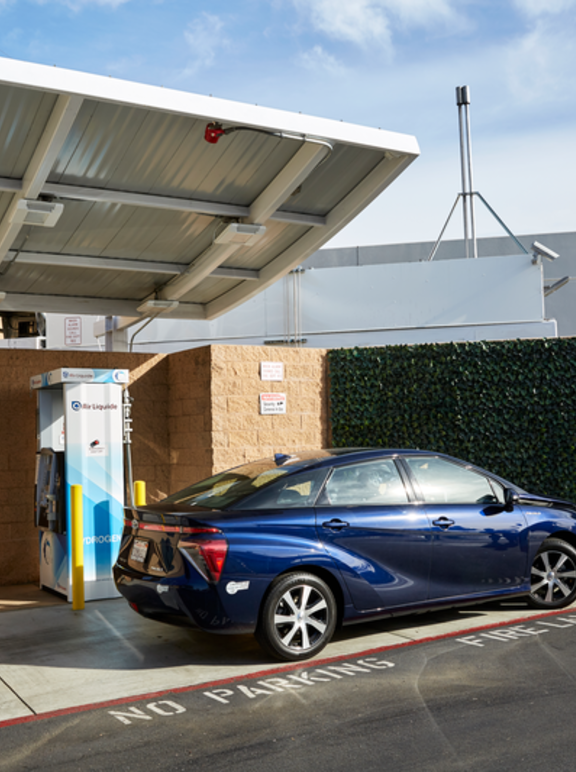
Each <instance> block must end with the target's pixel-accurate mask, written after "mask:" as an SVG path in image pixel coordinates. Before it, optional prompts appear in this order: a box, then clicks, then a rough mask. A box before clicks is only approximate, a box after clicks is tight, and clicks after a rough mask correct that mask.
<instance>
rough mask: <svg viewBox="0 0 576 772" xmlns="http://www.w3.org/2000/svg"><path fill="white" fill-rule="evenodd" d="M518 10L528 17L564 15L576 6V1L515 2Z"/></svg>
mask: <svg viewBox="0 0 576 772" xmlns="http://www.w3.org/2000/svg"><path fill="white" fill-rule="evenodd" d="M514 5H515V6H516V8H517V9H518V10H519V11H521V12H522V13H525V14H526V15H527V16H533V17H534V16H543V15H544V14H546V15H551V14H556V13H562V12H563V11H568V10H570V9H571V8H574V6H576V0H514Z"/></svg>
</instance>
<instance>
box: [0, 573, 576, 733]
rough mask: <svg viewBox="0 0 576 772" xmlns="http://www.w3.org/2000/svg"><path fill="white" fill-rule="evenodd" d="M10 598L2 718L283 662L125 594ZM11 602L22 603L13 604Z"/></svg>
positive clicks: (333, 646) (346, 636) (408, 637)
mask: <svg viewBox="0 0 576 772" xmlns="http://www.w3.org/2000/svg"><path fill="white" fill-rule="evenodd" d="M38 593H40V594H39V595H38ZM1 594H2V593H0V595H1ZM45 595H46V596H47V597H44V596H45ZM4 597H5V600H4V601H2V603H1V604H0V607H3V608H4V612H3V613H2V614H0V722H2V721H6V720H10V719H14V718H19V717H24V716H31V715H35V714H41V713H47V712H51V711H55V710H64V709H70V708H74V707H78V706H81V705H90V704H93V703H99V702H106V701H109V700H116V699H122V698H124V697H133V696H136V695H141V694H148V693H151V692H159V691H164V690H170V689H177V688H179V687H180V688H181V687H187V686H194V685H198V684H203V683H210V682H213V681H218V680H226V679H230V678H235V677H242V676H246V675H249V674H251V673H254V672H259V671H267V670H273V669H276V668H278V667H279V666H281V665H282V663H278V662H274V661H270V660H269V659H267V658H266V656H265V655H264V654H263V653H262V651H261V650H260V648H259V647H258V645H257V644H256V642H255V640H254V639H253V637H252V636H218V635H209V634H207V633H202V632H196V631H191V630H187V629H184V628H177V627H170V626H168V625H164V624H160V623H158V622H152V621H150V620H146V619H144V618H142V617H140V616H139V615H138V614H136V613H134V612H133V611H132V610H131V609H130V608H129V607H128V604H127V603H126V601H125V600H124V599H114V600H106V601H95V602H91V603H87V604H86V608H85V609H84V610H83V611H72V608H71V606H70V605H69V604H67V603H65V602H63V601H61V600H60V599H59V598H57V597H55V596H50V595H48V594H47V593H44V592H41V591H36V590H35V588H29V589H28V590H26V589H25V588H20V589H19V590H18V591H12V597H11V598H8V597H7V593H4ZM10 602H12V603H13V604H16V605H12V607H10ZM6 608H8V609H10V608H11V609H12V610H5V609H6ZM14 609H16V610H14ZM573 609H574V607H570V609H568V610H566V612H565V613H570V611H571V610H573ZM538 616H542V612H538V611H532V610H530V609H528V608H527V606H526V604H525V603H523V602H522V601H509V602H507V603H505V604H501V605H497V604H491V605H489V606H476V607H474V606H473V607H469V608H467V609H464V610H460V611H455V610H450V611H442V612H434V613H429V614H422V615H412V616H406V617H401V618H397V619H390V620H385V621H382V622H378V623H369V624H363V625H357V626H353V627H348V628H346V629H344V630H343V631H340V632H339V633H338V635H337V636H336V637H335V639H334V640H333V641H332V643H330V645H329V646H328V647H327V648H326V649H324V651H322V652H321V654H320V655H319V657H318V659H326V658H330V657H340V656H346V655H350V656H354V655H356V654H360V653H361V652H364V651H366V650H369V649H374V648H379V647H386V646H398V645H401V644H403V643H404V644H405V643H408V642H410V641H418V640H423V639H426V638H433V637H441V636H443V635H450V634H454V633H458V632H459V631H462V632H464V631H469V630H474V629H478V628H482V627H486V626H493V625H499V624H507V623H511V622H525V621H526V620H530V618H531V617H538Z"/></svg>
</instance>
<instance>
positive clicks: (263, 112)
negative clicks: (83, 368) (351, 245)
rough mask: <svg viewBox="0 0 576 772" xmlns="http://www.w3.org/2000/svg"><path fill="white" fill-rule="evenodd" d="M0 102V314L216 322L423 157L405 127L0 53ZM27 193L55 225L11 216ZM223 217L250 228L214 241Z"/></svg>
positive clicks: (294, 263) (299, 259) (223, 224)
mask: <svg viewBox="0 0 576 772" xmlns="http://www.w3.org/2000/svg"><path fill="white" fill-rule="evenodd" d="M0 98H1V99H2V102H3V105H4V116H3V120H2V123H0V291H2V292H5V293H6V297H5V298H4V300H3V301H2V305H1V310H3V311H45V312H54V313H84V314H101V315H117V316H125V317H126V316H127V317H133V318H134V319H139V318H142V317H141V312H140V313H139V312H138V307H141V306H142V305H143V303H145V301H146V300H149V299H153V298H156V299H159V300H165V301H175V302H176V301H177V307H175V308H174V309H173V311H172V312H171V313H172V316H173V317H177V318H192V319H210V318H214V317H215V316H218V315H220V314H222V313H224V312H226V311H228V310H230V309H231V308H234V307H235V306H237V305H239V304H240V303H242V302H245V301H246V300H248V299H249V298H250V297H252V296H254V295H255V294H257V293H258V292H260V291H262V290H263V289H265V288H266V287H267V286H269V285H270V284H271V283H273V282H274V281H276V280H277V279H279V278H281V277H282V276H283V275H285V274H286V273H288V272H289V271H290V270H292V268H294V267H296V266H297V265H299V264H300V263H301V262H302V261H303V260H305V259H306V258H307V257H308V256H309V255H311V254H312V253H313V252H315V251H316V250H317V249H319V248H320V247H321V246H322V245H323V244H325V243H326V241H328V240H329V239H330V238H331V237H332V236H333V235H334V234H335V233H337V232H338V231H339V230H340V229H341V228H342V227H344V226H345V225H346V224H347V223H348V222H350V220H352V219H353V218H354V217H355V216H356V215H357V214H358V213H359V212H360V211H362V209H364V208H365V207H366V206H367V205H368V204H369V203H370V202H371V201H372V200H374V198H376V197H377V196H378V195H379V194H380V193H381V192H382V191H383V190H384V189H385V188H386V187H388V185H390V184H391V182H392V181H393V180H394V179H395V178H396V177H397V176H398V175H399V174H401V173H402V171H404V169H405V168H406V167H407V166H408V165H409V164H410V163H411V162H412V161H413V160H414V159H415V158H416V157H417V156H418V154H419V149H418V144H417V142H416V139H415V138H414V137H412V136H409V135H404V134H398V133H395V132H388V131H382V130H379V129H373V128H367V127H363V126H356V125H352V124H348V123H344V122H340V121H334V120H328V119H324V118H315V117H312V116H307V115H301V114H295V113H290V112H285V111H282V110H276V109H270V108H265V107H260V106H257V105H246V104H241V103H238V102H232V101H227V100H223V99H217V98H214V97H207V96H201V95H197V94H191V93H186V92H180V91H174V90H172V89H165V88H161V87H157V86H147V85H143V84H139V83H131V82H128V81H122V80H116V79H113V78H106V77H102V76H98V75H90V74H86V73H81V72H75V71H71V70H63V69H59V68H56V67H47V66H45V65H37V64H31V63H28V62H20V61H15V60H10V59H5V58H0ZM210 123H213V124H216V125H217V126H222V130H221V131H220V130H219V131H218V134H219V135H222V136H218V137H216V140H212V141H211V140H208V141H206V140H207V138H206V136H205V132H206V129H207V126H208V124H210ZM37 200H40V201H44V202H53V203H54V204H55V205H57V206H58V213H59V216H58V217H55V218H52V219H51V220H49V221H48V222H47V225H48V224H50V225H52V227H41V228H39V227H35V226H34V225H33V224H28V222H30V221H31V220H30V218H29V220H28V221H27V220H26V219H23V218H22V217H21V216H19V214H18V213H21V212H22V211H23V210H24V209H29V208H30V206H29V204H26V203H22V202H31V201H32V202H33V201H37ZM62 206H63V208H62ZM230 223H238V224H239V226H242V227H238V228H235V229H234V230H235V231H237V232H238V234H239V233H241V232H242V231H243V230H246V231H247V232H248V231H249V232H250V234H251V237H250V238H240V237H239V236H238V235H236V237H235V238H233V239H232V238H227V239H224V240H223V239H222V238H220V239H219V234H221V233H222V232H223V230H224V229H226V228H227V226H228V225H229V224H230ZM245 226H249V227H245ZM256 226H261V227H256Z"/></svg>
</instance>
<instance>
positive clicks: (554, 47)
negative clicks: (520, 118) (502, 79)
mask: <svg viewBox="0 0 576 772" xmlns="http://www.w3.org/2000/svg"><path fill="white" fill-rule="evenodd" d="M558 21H559V20H558ZM575 26H576V25H574V24H571V25H565V24H558V23H554V21H553V20H552V19H551V18H546V19H538V20H536V22H535V24H534V26H533V28H532V29H530V30H529V31H528V32H527V33H526V34H525V35H523V36H522V37H521V38H519V39H518V40H517V41H516V43H515V44H514V45H512V46H511V47H510V48H509V50H508V52H507V73H508V80H509V84H510V90H511V92H512V93H513V94H514V95H515V96H516V98H517V99H519V100H520V101H522V102H525V103H536V102H538V103H549V102H550V101H556V102H566V101H567V100H574V98H575V97H576V90H575V88H574V79H573V72H574V69H575V68H576V54H575V52H574V46H573V40H574V33H575V29H574V27H575Z"/></svg>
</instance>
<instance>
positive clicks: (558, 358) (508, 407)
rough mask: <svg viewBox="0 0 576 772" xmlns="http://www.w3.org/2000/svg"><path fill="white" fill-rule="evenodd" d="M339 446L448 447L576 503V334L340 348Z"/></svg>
mask: <svg viewBox="0 0 576 772" xmlns="http://www.w3.org/2000/svg"><path fill="white" fill-rule="evenodd" d="M328 360H329V365H330V399H331V423H332V441H333V445H334V446H335V447H370V446H376V447H386V448H420V449H426V450H436V451H440V452H442V453H448V454H450V455H452V456H456V457H459V458H463V459H466V460H468V461H471V462H472V463H474V464H477V465H479V466H482V467H485V468H486V469H490V470H491V471H493V472H495V473H497V474H499V475H501V476H502V477H505V478H506V479H509V480H512V481H513V482H515V483H516V484H517V485H520V486H521V487H524V488H527V489H528V490H530V491H532V492H534V493H542V494H548V495H553V496H559V497H562V498H568V499H572V500H576V339H572V338H558V339H553V340H529V341H526V340H522V341H520V340H518V341H498V342H474V343H438V344H425V345H416V346H386V347H383V348H355V349H338V350H333V351H330V352H329V354H328Z"/></svg>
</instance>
